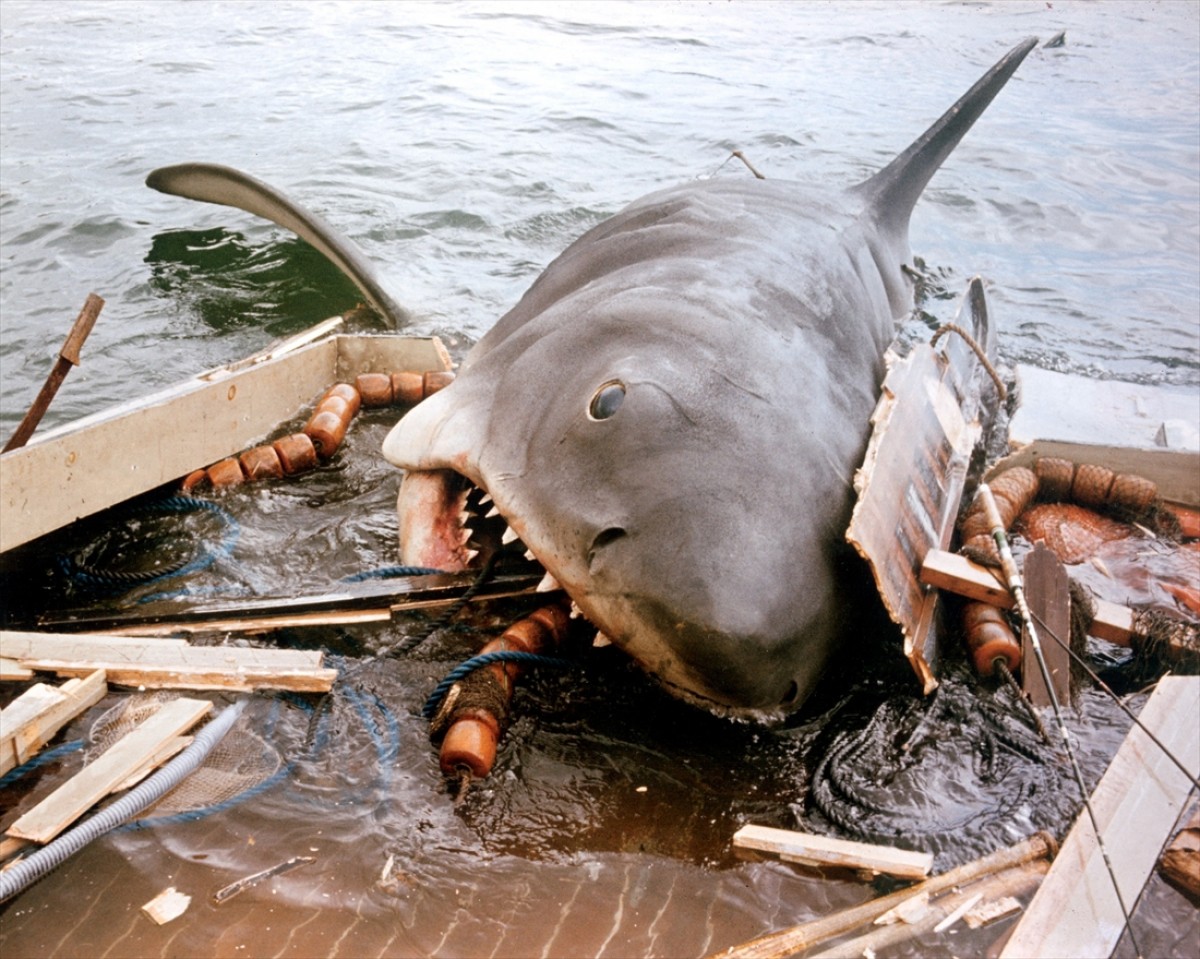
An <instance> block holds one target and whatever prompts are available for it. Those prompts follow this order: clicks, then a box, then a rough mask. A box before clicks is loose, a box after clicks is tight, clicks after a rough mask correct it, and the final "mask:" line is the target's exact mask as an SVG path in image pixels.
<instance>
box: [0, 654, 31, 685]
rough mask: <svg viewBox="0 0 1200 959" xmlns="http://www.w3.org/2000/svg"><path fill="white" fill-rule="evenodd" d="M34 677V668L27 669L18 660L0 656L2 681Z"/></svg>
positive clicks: (0, 679)
mask: <svg viewBox="0 0 1200 959" xmlns="http://www.w3.org/2000/svg"><path fill="white" fill-rule="evenodd" d="M26 679H33V670H32V669H26V668H25V667H24V666H22V665H21V664H20V663H18V662H17V661H16V660H13V659H9V658H8V657H6V656H0V683H11V682H21V681H23V680H26Z"/></svg>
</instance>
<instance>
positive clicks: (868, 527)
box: [846, 277, 992, 693]
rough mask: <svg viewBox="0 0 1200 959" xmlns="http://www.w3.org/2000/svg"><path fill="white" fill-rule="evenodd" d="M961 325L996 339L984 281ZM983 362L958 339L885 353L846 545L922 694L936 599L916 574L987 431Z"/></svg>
mask: <svg viewBox="0 0 1200 959" xmlns="http://www.w3.org/2000/svg"><path fill="white" fill-rule="evenodd" d="M958 325H959V326H960V327H966V328H967V329H969V330H970V331H971V332H972V334H973V335H974V336H975V337H976V339H977V340H979V341H980V342H981V343H983V344H984V349H985V350H986V349H987V344H988V341H989V340H990V339H992V337H991V335H990V331H989V326H988V318H987V305H986V303H985V302H984V295H983V285H982V284H981V283H980V281H979V278H978V277H976V278H975V279H973V280H972V281H971V283H970V285H969V286H968V288H967V293H966V295H965V296H964V298H963V304H962V307H961V308H960V311H959V320H958ZM978 369H979V362H978V360H977V358H976V357H975V354H974V353H973V352H972V351H971V349H970V348H969V347H968V346H967V345H966V344H965V343H964V342H963V340H962V339H961V338H960V337H958V336H954V337H951V338H950V342H949V343H948V345H947V348H946V349H945V351H944V352H941V351H935V350H934V349H933V347H932V346H929V345H928V344H920V345H918V346H917V347H915V348H914V349H913V351H912V352H911V353H910V354H909V355H908V356H906V357H905V358H904V359H902V360H895V358H894V357H892V356H891V355H890V354H889V358H888V374H887V378H886V379H885V380H884V382H883V390H882V395H881V397H880V400H879V404H878V405H877V406H876V408H875V412H874V413H873V414H872V416H871V423H872V425H873V427H874V429H873V432H872V434H871V440H870V444H869V445H868V447H867V453H866V457H865V459H864V461H863V465H862V468H861V469H859V470H858V472H857V473H856V474H855V477H854V487H855V490H856V491H857V492H858V502H857V503H856V504H855V507H854V513H853V516H852V517H851V520H850V527H849V529H847V531H846V539H847V540H848V541H849V542H850V543H851V544H852V545H853V546H854V548H855V549H856V550H857V551H858V552H859V554H860V555H861V556H862V557H863V559H865V560H866V561H867V563H868V565H869V566H870V567H871V572H872V575H873V576H874V577H875V584H876V586H877V587H878V588H879V594H880V596H881V597H882V598H883V601H884V605H885V606H886V607H887V610H888V614H889V615H890V616H891V617H892V619H893V620H894V621H895V622H896V623H897V624H898V625H899V626H900V629H901V632H902V633H903V635H904V655H905V656H906V657H907V658H908V661H909V663H911V664H912V667H913V670H914V671H915V672H916V674H917V678H918V679H919V680H920V681H921V684H922V686H923V688H924V691H925V692H926V693H930V692H932V691H933V690H934V689H935V688H936V687H937V679H936V678H935V677H934V672H933V669H934V664H935V662H936V659H937V649H936V630H935V622H936V618H937V615H936V614H937V604H938V594H937V592H936V591H934V590H929V589H926V588H924V587H923V586H922V584H921V581H920V578H919V573H920V570H921V566H922V564H923V563H924V561H925V556H926V554H927V553H928V552H929V551H930V550H937V549H946V548H947V547H948V546H949V545H950V539H951V537H952V536H953V534H954V518H955V515H956V513H957V512H958V504H959V500H960V499H961V498H962V490H963V485H964V483H965V482H966V476H967V467H968V465H969V461H970V457H971V453H972V451H973V450H974V448H975V444H976V443H977V442H978V440H979V437H980V435H981V433H982V431H983V426H982V423H981V416H982V404H981V403H980V400H979V396H978V395H977V394H976V392H975V391H974V389H973V386H972V384H973V381H974V378H975V375H976V372H977V370H978Z"/></svg>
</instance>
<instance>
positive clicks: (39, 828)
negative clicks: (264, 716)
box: [7, 699, 212, 843]
mask: <svg viewBox="0 0 1200 959" xmlns="http://www.w3.org/2000/svg"><path fill="white" fill-rule="evenodd" d="M211 710H212V703H210V702H207V701H206V700H202V699H174V700H171V702H169V703H166V704H164V705H163V707H162V708H161V709H160V710H159V711H158V712H156V713H155V714H154V715H153V716H151V717H149V718H148V719H146V720H145V721H144V722H142V723H140V724H139V725H138V726H136V727H135V728H134V729H132V730H131V731H130V732H128V733H126V734H125V735H124V736H123V737H121V739H119V740H118V741H117V742H116V743H114V744H113V745H112V746H111V747H109V748H108V749H107V750H105V751H104V753H103V754H102V755H101V756H100V757H99V758H98V759H96V761H95V762H92V763H89V764H88V765H87V766H85V767H84V768H83V769H82V770H81V771H80V772H78V773H77V774H76V775H75V776H73V777H71V778H70V779H68V780H67V781H66V782H65V783H63V784H62V785H61V786H59V787H58V789H56V790H54V792H52V793H51V794H50V795H49V796H47V797H46V798H45V799H43V800H42V801H41V802H40V803H38V804H37V805H36V806H34V807H33V808H32V809H31V810H29V812H27V813H25V815H23V816H21V818H20V819H18V820H17V821H16V822H15V823H13V824H12V825H11V826H10V827H9V828H8V830H7V832H8V835H10V836H15V837H17V838H18V839H32V840H33V841H34V842H41V843H46V842H49V841H50V840H51V839H53V838H54V837H55V836H57V835H58V834H59V833H60V832H62V831H63V830H64V829H66V828H67V826H69V825H71V823H73V822H74V821H75V820H76V819H78V818H79V817H80V816H81V815H83V813H85V812H86V811H87V810H88V809H90V808H91V807H92V806H93V805H95V804H96V803H97V802H99V801H100V800H101V799H103V798H104V797H105V796H107V795H108V794H109V793H110V792H112V791H113V790H114V789H116V788H117V787H118V786H120V785H121V783H123V782H125V781H126V780H128V779H129V778H130V777H131V776H132V775H134V774H135V773H136V772H137V771H138V770H140V769H141V768H142V767H143V766H144V765H145V763H146V762H147V759H148V757H150V756H153V755H154V754H155V753H157V752H159V751H160V750H161V749H162V747H163V745H164V744H165V743H169V742H171V741H172V740H174V739H175V738H176V737H177V736H179V735H180V734H181V733H183V732H185V731H186V730H188V729H190V728H191V727H192V726H194V725H195V724H196V723H198V722H199V721H200V720H201V719H202V718H203V717H204V715H205V714H206V713H208V712H209V711H211Z"/></svg>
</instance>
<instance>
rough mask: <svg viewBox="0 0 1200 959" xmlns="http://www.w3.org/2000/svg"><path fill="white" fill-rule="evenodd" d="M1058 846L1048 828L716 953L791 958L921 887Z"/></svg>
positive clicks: (990, 870)
mask: <svg viewBox="0 0 1200 959" xmlns="http://www.w3.org/2000/svg"><path fill="white" fill-rule="evenodd" d="M1056 849H1057V845H1056V844H1055V842H1054V839H1053V837H1052V836H1050V835H1049V834H1048V833H1044V832H1039V833H1035V834H1034V835H1033V836H1031V837H1029V838H1028V839H1026V840H1024V841H1023V842H1019V843H1017V844H1016V845H1015V846H1009V847H1007V848H1005V849H997V850H996V851H995V852H993V853H989V854H988V855H986V856H983V857H982V858H980V859H976V860H974V861H972V862H968V863H964V864H963V865H961V866H957V867H955V868H954V869H951V870H949V871H948V872H944V873H942V874H941V875H940V876H934V877H932V878H931V879H926V880H925V881H924V882H921V883H917V884H916V885H915V886H910V887H909V888H908V889H901V890H900V891H898V892H893V893H890V894H889V895H886V896H880V897H879V898H877V899H872V900H870V901H869V902H864V903H861V904H859V905H857V906H851V907H850V908H848V909H843V910H842V911H840V912H835V913H833V914H832V915H829V916H822V917H821V918H819V919H813V920H810V921H809V922H805V923H801V924H800V925H798V926H792V927H790V928H788V929H781V930H779V931H777V932H772V933H767V934H766V935H764V936H760V937H759V938H757V939H752V940H750V941H749V942H745V943H742V944H741V945H738V946H731V947H730V948H728V949H726V950H724V951H722V952H719V953H714V954H713V956H712V957H711V959H786V957H787V956H793V955H795V954H796V953H798V952H803V951H804V950H805V949H811V948H812V947H813V946H815V945H818V944H819V943H822V942H825V941H827V940H829V939H833V938H834V937H836V936H841V935H844V934H845V933H847V932H851V931H853V930H854V929H857V928H858V927H859V926H862V925H865V924H866V923H868V922H873V921H874V920H875V919H877V918H878V917H879V916H882V915H883V914H884V913H885V912H887V911H888V910H889V909H894V908H895V907H896V906H898V905H900V904H901V903H903V902H906V901H907V900H909V899H911V898H912V897H913V896H916V895H920V894H921V893H928V894H929V895H931V896H933V895H936V894H937V893H939V892H944V891H945V890H947V889H951V888H953V887H954V886H960V885H963V884H965V883H968V882H972V881H974V880H976V879H979V878H982V877H983V876H990V875H993V874H995V873H997V872H1002V871H1003V870H1005V869H1011V868H1012V867H1014V866H1019V865H1021V864H1022V863H1027V862H1032V861H1034V860H1036V859H1044V858H1048V857H1051V856H1053V855H1054V853H1055V850H1056Z"/></svg>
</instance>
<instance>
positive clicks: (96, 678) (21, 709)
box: [0, 669, 108, 775]
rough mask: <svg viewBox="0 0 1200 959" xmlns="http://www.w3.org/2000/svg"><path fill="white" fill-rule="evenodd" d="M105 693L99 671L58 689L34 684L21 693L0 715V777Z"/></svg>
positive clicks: (101, 673)
mask: <svg viewBox="0 0 1200 959" xmlns="http://www.w3.org/2000/svg"><path fill="white" fill-rule="evenodd" d="M107 692H108V684H107V682H106V677H105V674H104V670H102V669H97V670H94V671H90V672H89V673H88V674H87V675H86V676H85V677H84V678H83V679H71V680H68V681H67V682H65V683H63V684H62V685H61V686H47V685H46V684H45V683H38V684H37V685H36V686H31V687H30V688H29V689H27V690H25V692H23V693H22V694H21V695H20V696H18V697H17V698H16V699H15V700H13V702H12V703H10V704H9V705H8V706H7V707H5V709H4V710H3V711H2V712H0V775H3V774H4V773H6V772H8V771H9V770H10V769H12V768H13V767H14V766H19V765H20V764H21V763H23V762H25V761H26V760H27V759H29V758H30V757H31V756H32V755H33V754H34V753H36V752H37V751H38V750H39V749H41V748H42V746H44V745H45V744H46V743H48V742H49V741H50V740H51V739H52V738H54V735H55V734H56V733H57V732H58V731H59V730H60V729H62V727H63V726H65V725H66V724H67V723H69V722H70V721H71V720H72V719H74V718H75V717H76V716H78V715H79V714H80V713H82V712H83V711H84V710H85V709H88V708H89V707H91V706H94V705H95V704H96V703H98V702H100V700H101V699H103V698H104V695H105V693H107Z"/></svg>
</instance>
